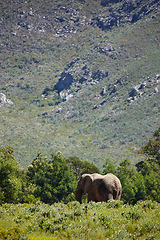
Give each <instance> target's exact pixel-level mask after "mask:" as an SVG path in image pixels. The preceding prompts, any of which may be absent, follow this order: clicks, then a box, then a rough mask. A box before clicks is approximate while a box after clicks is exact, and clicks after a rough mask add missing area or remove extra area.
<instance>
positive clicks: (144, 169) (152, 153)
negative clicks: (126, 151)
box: [136, 128, 160, 202]
mask: <svg viewBox="0 0 160 240" xmlns="http://www.w3.org/2000/svg"><path fill="white" fill-rule="evenodd" d="M159 133H160V128H159V129H158V130H156V131H155V133H154V136H155V137H156V140H149V142H148V143H147V144H146V145H145V146H143V147H142V152H143V153H145V154H147V159H146V160H144V161H141V162H138V163H137V164H136V168H137V171H138V172H139V173H141V174H142V176H143V179H144V183H145V186H146V199H150V200H155V201H158V202H160V175H159V173H160V139H159Z"/></svg>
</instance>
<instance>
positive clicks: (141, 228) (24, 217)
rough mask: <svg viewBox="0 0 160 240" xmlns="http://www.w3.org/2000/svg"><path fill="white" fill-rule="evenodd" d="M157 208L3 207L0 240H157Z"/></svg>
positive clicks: (140, 205)
mask: <svg viewBox="0 0 160 240" xmlns="http://www.w3.org/2000/svg"><path fill="white" fill-rule="evenodd" d="M159 211H160V204H159V203H157V202H153V201H140V202H137V204H136V205H135V206H130V205H124V204H123V203H122V202H120V201H117V202H116V201H109V202H108V203H107V204H106V203H95V202H90V203H89V204H81V205H80V204H79V203H78V202H74V201H73V202H69V203H68V204H62V203H55V204H53V205H48V204H44V203H42V202H37V203H36V204H17V205H16V204H15V205H14V204H3V205H2V206H0V239H2V240H9V239H12V240H13V239H14V240H15V239H20V240H22V239H25V240H29V239H30V240H32V239H36V240H39V239H44V240H52V239H53V240H55V239H77V240H78V239H82V240H83V239H93V240H96V239H107V238H108V239H111V240H114V239H119V240H120V239H155V240H158V239H159V234H160V227H159Z"/></svg>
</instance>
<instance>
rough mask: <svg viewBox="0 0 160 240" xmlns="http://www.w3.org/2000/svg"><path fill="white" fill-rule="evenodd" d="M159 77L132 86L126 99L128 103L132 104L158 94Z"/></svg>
mask: <svg viewBox="0 0 160 240" xmlns="http://www.w3.org/2000/svg"><path fill="white" fill-rule="evenodd" d="M159 79H160V75H159V74H157V75H156V77H154V78H152V79H150V78H148V79H146V81H145V82H143V83H140V84H138V85H136V86H134V87H133V88H132V89H131V91H130V92H129V98H127V100H126V101H127V102H128V103H133V102H134V101H135V100H138V99H139V98H140V97H143V96H144V97H147V98H148V97H150V96H153V95H155V94H157V93H158V92H159V84H160V80H159Z"/></svg>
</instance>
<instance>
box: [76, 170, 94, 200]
mask: <svg viewBox="0 0 160 240" xmlns="http://www.w3.org/2000/svg"><path fill="white" fill-rule="evenodd" d="M91 184H92V175H90V174H83V175H82V176H81V178H80V180H79V182H78V185H77V188H76V191H75V198H76V200H77V201H78V202H80V203H82V195H85V194H86V193H88V191H89V189H90V188H91Z"/></svg>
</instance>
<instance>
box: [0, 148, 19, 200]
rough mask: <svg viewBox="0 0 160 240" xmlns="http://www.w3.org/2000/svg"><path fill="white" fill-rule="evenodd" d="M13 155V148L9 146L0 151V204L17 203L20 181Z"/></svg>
mask: <svg viewBox="0 0 160 240" xmlns="http://www.w3.org/2000/svg"><path fill="white" fill-rule="evenodd" d="M13 153H14V151H13V148H12V147H10V146H7V147H5V148H2V149H0V204H1V203H4V202H8V203H11V202H17V201H18V199H17V197H18V193H19V190H20V189H21V181H20V179H19V178H18V176H17V175H18V170H19V169H18V163H17V162H16V160H15V158H14V156H13Z"/></svg>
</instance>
